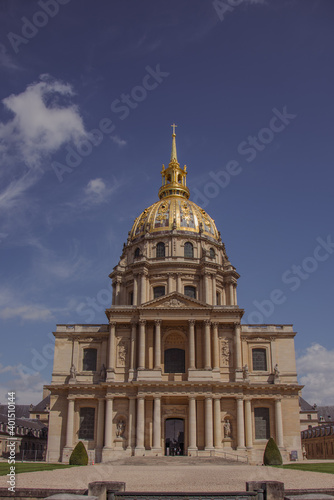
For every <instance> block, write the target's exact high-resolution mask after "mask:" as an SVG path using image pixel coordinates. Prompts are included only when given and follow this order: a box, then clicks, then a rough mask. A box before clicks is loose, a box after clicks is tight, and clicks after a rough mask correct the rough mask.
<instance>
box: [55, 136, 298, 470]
mask: <svg viewBox="0 0 334 500" xmlns="http://www.w3.org/2000/svg"><path fill="white" fill-rule="evenodd" d="M159 197H160V201H158V202H157V203H155V204H153V205H152V206H151V207H149V208H148V209H146V210H144V212H143V213H142V214H141V215H140V216H139V217H138V218H137V219H136V220H135V223H134V225H133V228H132V230H131V231H130V233H129V238H128V241H127V243H126V244H125V245H124V248H123V252H122V255H121V258H120V261H119V263H118V265H117V266H116V267H115V268H114V270H113V272H112V273H111V274H110V278H111V279H112V286H113V301H112V305H111V306H110V308H108V309H107V310H106V316H107V320H108V323H107V324H103V325H58V326H57V330H56V332H54V335H55V338H56V340H55V356H54V369H53V375H52V383H51V384H50V385H49V386H48V389H49V390H50V391H51V398H50V424H49V427H50V430H49V443H48V460H50V461H59V460H61V461H64V462H67V461H68V459H69V456H70V453H71V451H72V450H73V447H74V446H75V444H76V443H77V442H78V440H81V441H83V442H84V444H85V446H86V447H87V450H88V453H89V455H90V457H91V459H92V460H95V461H97V462H98V461H108V460H110V459H113V458H116V457H118V456H125V455H163V454H188V455H195V456H196V455H219V453H222V452H223V451H224V452H230V453H231V454H233V453H234V454H235V453H237V454H239V455H244V456H246V455H247V456H248V457H249V459H250V460H251V461H252V462H261V461H262V455H263V450H264V447H265V445H266V442H267V439H268V438H269V437H270V436H273V437H274V438H275V440H276V442H277V444H278V446H279V448H280V449H281V452H282V455H283V456H284V457H288V456H289V453H290V451H292V450H297V451H298V452H299V454H300V450H301V442H300V428H299V425H300V424H299V404H298V393H299V391H300V389H301V387H300V386H299V385H298V383H297V375H296V365H295V351H294V337H295V332H294V331H293V327H292V326H291V325H244V324H241V318H242V316H243V313H244V311H243V310H242V309H241V308H239V306H238V304H237V280H238V278H239V275H238V273H237V271H236V269H235V268H234V267H233V266H232V264H231V263H230V261H229V259H228V257H227V254H226V250H225V245H224V244H223V243H222V240H221V237H220V233H219V232H218V231H217V228H216V226H215V223H214V221H213V219H211V217H210V216H209V215H208V214H206V212H205V211H204V210H202V209H201V208H200V207H198V206H197V205H195V204H194V203H193V202H191V201H189V200H188V198H189V190H188V188H187V187H186V167H184V168H183V169H181V168H180V166H179V163H178V162H177V156H176V145H175V134H173V145H172V156H171V161H170V163H169V166H168V168H167V169H165V167H163V170H162V187H161V188H160V191H159ZM173 433H174V434H173Z"/></svg>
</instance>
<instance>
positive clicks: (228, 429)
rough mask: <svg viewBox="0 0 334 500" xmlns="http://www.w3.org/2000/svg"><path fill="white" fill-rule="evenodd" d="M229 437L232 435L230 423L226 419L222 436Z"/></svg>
mask: <svg viewBox="0 0 334 500" xmlns="http://www.w3.org/2000/svg"><path fill="white" fill-rule="evenodd" d="M230 437H232V429H231V423H230V421H229V419H226V420H225V423H224V438H230Z"/></svg>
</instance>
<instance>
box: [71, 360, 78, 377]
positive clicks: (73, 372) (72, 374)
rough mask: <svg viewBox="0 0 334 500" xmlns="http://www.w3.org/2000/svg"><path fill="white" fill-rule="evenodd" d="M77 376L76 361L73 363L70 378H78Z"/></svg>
mask: <svg viewBox="0 0 334 500" xmlns="http://www.w3.org/2000/svg"><path fill="white" fill-rule="evenodd" d="M76 378H77V370H76V368H75V365H74V363H72V366H71V368H70V380H76Z"/></svg>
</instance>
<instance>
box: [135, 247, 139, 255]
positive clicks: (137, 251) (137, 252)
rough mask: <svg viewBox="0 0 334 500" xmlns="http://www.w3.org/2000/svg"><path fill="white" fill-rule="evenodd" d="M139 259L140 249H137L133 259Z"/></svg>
mask: <svg viewBox="0 0 334 500" xmlns="http://www.w3.org/2000/svg"><path fill="white" fill-rule="evenodd" d="M137 257H140V248H139V247H137V248H136V250H135V258H137Z"/></svg>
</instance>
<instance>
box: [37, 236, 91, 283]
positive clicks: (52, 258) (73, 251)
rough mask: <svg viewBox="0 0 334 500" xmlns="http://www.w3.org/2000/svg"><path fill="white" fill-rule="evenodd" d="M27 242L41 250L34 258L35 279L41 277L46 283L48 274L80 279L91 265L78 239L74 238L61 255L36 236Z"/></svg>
mask: <svg viewBox="0 0 334 500" xmlns="http://www.w3.org/2000/svg"><path fill="white" fill-rule="evenodd" d="M27 244H29V245H30V246H32V247H35V248H37V249H38V251H39V252H38V255H35V260H34V268H35V270H34V276H35V281H36V280H37V279H38V278H40V280H41V281H42V282H43V283H45V276H48V275H49V276H50V275H52V276H54V277H55V278H57V279H60V280H70V279H76V278H79V279H80V278H81V277H82V276H83V275H84V273H85V272H87V270H88V269H89V267H90V261H89V260H88V259H87V258H86V257H85V256H84V254H83V253H84V251H83V249H82V248H81V246H80V242H79V241H78V240H76V239H72V240H71V241H70V242H69V244H68V246H67V247H66V248H65V249H64V250H66V254H65V255H59V253H57V252H55V251H54V250H52V249H50V248H47V247H46V246H44V245H43V244H42V243H41V242H40V241H39V240H37V239H35V238H31V239H30V240H29V241H28V242H27Z"/></svg>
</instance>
